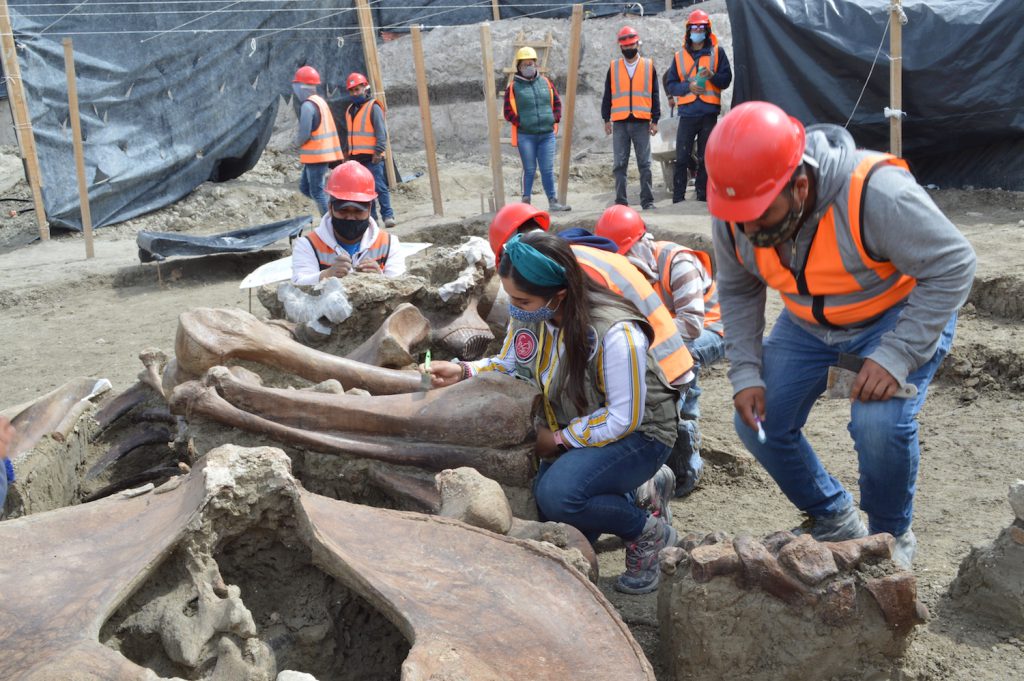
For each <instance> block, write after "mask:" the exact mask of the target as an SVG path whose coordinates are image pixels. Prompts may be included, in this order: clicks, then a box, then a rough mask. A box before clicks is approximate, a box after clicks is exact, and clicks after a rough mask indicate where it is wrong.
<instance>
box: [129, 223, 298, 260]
mask: <svg viewBox="0 0 1024 681" xmlns="http://www.w3.org/2000/svg"><path fill="white" fill-rule="evenodd" d="M312 226H313V218H311V217H309V216H306V217H301V218H292V219H291V220H281V221H279V222H272V223H270V224H266V225H259V226H257V227H246V228H245V229H236V230H234V231H231V232H222V233H220V234H209V235H206V236H196V235H192V234H177V233H174V232H149V231H146V230H142V231H140V232H139V233H138V235H136V237H135V243H136V244H137V245H138V247H139V260H141V261H142V262H153V261H154V260H157V261H161V260H166V259H167V258H173V257H178V256H193V257H194V256H197V255H214V254H216V253H250V252H252V251H259V250H262V249H264V248H266V247H267V246H269V245H271V244H272V243H275V242H277V241H280V240H281V239H285V238H287V239H294V238H295V237H297V236H298V235H299V234H301V233H302V230H304V229H310V228H311V227H312Z"/></svg>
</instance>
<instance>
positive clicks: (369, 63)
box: [356, 0, 398, 189]
mask: <svg viewBox="0 0 1024 681" xmlns="http://www.w3.org/2000/svg"><path fill="white" fill-rule="evenodd" d="M356 8H357V9H358V15H359V30H360V32H361V34H362V38H363V59H364V60H365V61H366V70H367V71H368V72H369V73H367V74H366V75H367V77H368V78H369V79H370V87H372V88H373V95H374V97H376V98H377V99H379V100H380V103H381V104H383V105H384V109H385V111H386V110H387V108H388V99H387V95H386V94H385V93H384V79H383V78H382V77H381V75H380V61H379V60H378V59H377V33H376V31H374V30H373V14H371V13H370V6H369V5H368V4H367V3H366V0H356ZM390 127H391V126H388V131H387V134H386V135H385V138H386V141H385V144H386V146H385V147H384V169H385V170H386V171H387V174H388V186H389V187H390V188H391V189H394V188H395V186H396V185H397V184H398V180H397V178H396V177H395V164H394V162H393V161H392V158H391V130H390Z"/></svg>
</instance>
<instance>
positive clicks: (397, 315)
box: [346, 303, 430, 369]
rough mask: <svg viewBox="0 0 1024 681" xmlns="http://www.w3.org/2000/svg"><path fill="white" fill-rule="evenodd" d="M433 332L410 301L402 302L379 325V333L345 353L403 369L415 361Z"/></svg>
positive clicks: (357, 358)
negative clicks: (416, 355) (417, 353)
mask: <svg viewBox="0 0 1024 681" xmlns="http://www.w3.org/2000/svg"><path fill="white" fill-rule="evenodd" d="M429 335H430V322H428V321H427V318H426V317H424V316H423V314H422V313H420V311H419V309H417V308H416V306H415V305H413V304H411V303H402V304H401V305H399V306H398V307H397V308H396V309H395V311H394V312H392V313H391V314H390V315H389V316H388V317H387V319H385V320H384V322H383V323H382V324H381V325H380V328H379V329H377V332H376V333H374V334H373V335H372V336H370V337H369V338H367V339H366V340H365V341H364V342H363V343H362V345H360V346H359V347H357V348H356V349H355V350H353V351H352V352H350V353H348V355H346V356H347V357H348V358H349V359H351V360H354V361H356V362H362V363H363V364H372V365H374V366H381V367H391V368H396V369H397V368H400V367H406V366H409V365H410V364H413V363H414V362H415V361H416V359H415V357H414V356H413V353H414V352H418V350H419V348H420V347H421V346H423V345H424V344H425V342H426V340H427V337H428V336H429Z"/></svg>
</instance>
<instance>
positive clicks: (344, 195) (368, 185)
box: [327, 161, 377, 203]
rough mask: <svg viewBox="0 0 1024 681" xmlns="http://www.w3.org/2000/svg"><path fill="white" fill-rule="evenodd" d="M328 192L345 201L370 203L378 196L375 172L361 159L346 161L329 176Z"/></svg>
mask: <svg viewBox="0 0 1024 681" xmlns="http://www.w3.org/2000/svg"><path fill="white" fill-rule="evenodd" d="M327 193H328V194H330V195H331V196H333V197H334V198H336V199H342V200H343V201H358V202H359V203H369V202H370V201H373V200H374V199H375V198H377V189H376V188H375V186H374V182H373V173H371V172H370V170H369V169H368V168H367V167H366V166H364V165H363V164H362V163H360V162H359V161H345V162H344V163H342V164H341V165H340V166H338V167H337V168H335V169H334V170H332V171H331V176H330V177H329V178H327Z"/></svg>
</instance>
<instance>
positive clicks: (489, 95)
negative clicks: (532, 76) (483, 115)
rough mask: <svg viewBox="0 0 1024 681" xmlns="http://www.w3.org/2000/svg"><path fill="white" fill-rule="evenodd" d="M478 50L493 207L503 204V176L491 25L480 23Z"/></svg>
mask: <svg viewBox="0 0 1024 681" xmlns="http://www.w3.org/2000/svg"><path fill="white" fill-rule="evenodd" d="M480 51H481V52H483V55H484V101H485V102H486V103H487V137H488V138H489V139H490V143H491V178H492V180H493V182H494V203H495V207H496V209H497V208H501V207H502V206H504V205H505V176H504V175H502V172H501V140H500V138H499V135H500V131H499V130H498V105H497V101H496V97H495V92H494V55H493V54H492V53H491V25H490V24H489V23H487V22H486V21H485V22H484V23H482V24H480Z"/></svg>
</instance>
